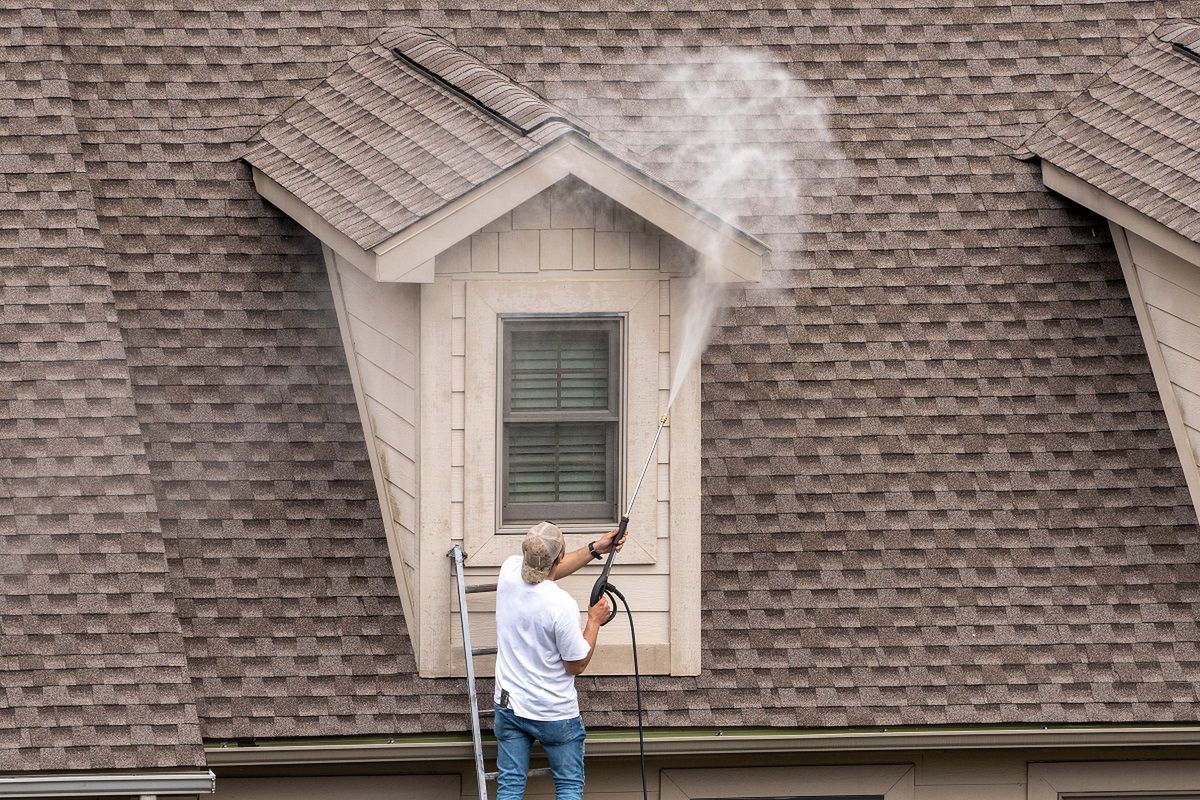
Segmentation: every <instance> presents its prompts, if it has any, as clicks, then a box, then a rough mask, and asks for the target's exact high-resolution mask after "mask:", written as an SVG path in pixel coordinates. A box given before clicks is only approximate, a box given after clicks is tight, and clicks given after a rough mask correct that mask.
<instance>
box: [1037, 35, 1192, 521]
mask: <svg viewBox="0 0 1200 800" xmlns="http://www.w3.org/2000/svg"><path fill="white" fill-rule="evenodd" d="M1025 146H1026V148H1027V149H1028V151H1029V152H1030V153H1031V154H1033V155H1036V156H1037V157H1039V158H1040V160H1041V171H1042V180H1043V182H1044V183H1045V184H1046V186H1047V188H1049V189H1051V190H1053V191H1055V192H1058V193H1059V194H1061V195H1063V196H1064V197H1067V198H1069V199H1071V200H1073V201H1075V202H1076V203H1078V204H1080V205H1082V206H1084V207H1086V208H1088V209H1090V210H1092V211H1093V212H1095V213H1096V214H1099V215H1100V216H1101V217H1104V218H1105V219H1106V220H1107V221H1108V227H1109V232H1110V234H1111V236H1112V241H1113V246H1114V247H1115V249H1116V255H1117V259H1118V261H1119V262H1120V264H1121V272H1122V275H1123V277H1124V279H1125V285H1126V288H1127V289H1128V290H1129V298H1130V300H1131V301H1132V304H1133V310H1134V314H1135V315H1136V317H1137V321H1138V327H1139V329H1140V331H1141V334H1142V343H1143V344H1144V345H1145V348H1146V355H1147V356H1148V358H1149V361H1150V367H1151V370H1152V371H1153V373H1154V380H1155V383H1156V385H1157V388H1158V394H1159V399H1160V400H1161V401H1162V406H1163V412H1164V414H1165V415H1166V418H1167V424H1168V427H1169V429H1170V431H1171V438H1172V439H1173V441H1174V445H1175V450H1176V453H1177V455H1178V457H1179V465H1180V468H1181V470H1182V472H1183V476H1184V479H1185V481H1186V482H1187V486H1188V490H1189V493H1190V494H1191V499H1192V505H1193V507H1194V508H1195V509H1196V513H1197V514H1200V22H1197V21H1195V20H1183V19H1177V20H1169V21H1165V22H1163V23H1161V24H1160V25H1159V26H1158V27H1157V29H1156V30H1155V31H1154V33H1153V34H1152V35H1151V36H1149V37H1148V38H1147V39H1146V40H1145V41H1143V42H1142V43H1141V44H1139V45H1138V46H1137V47H1135V48H1134V49H1133V50H1131V51H1130V52H1129V54H1128V55H1127V56H1126V57H1125V58H1123V59H1121V60H1120V61H1118V62H1117V63H1116V64H1114V65H1113V66H1112V68H1111V69H1109V70H1108V72H1107V73H1105V74H1104V75H1102V76H1100V77H1099V78H1098V79H1096V80H1094V81H1092V82H1091V83H1089V84H1088V87H1087V88H1086V89H1085V90H1084V91H1083V92H1081V93H1080V94H1079V95H1078V96H1076V97H1075V98H1073V99H1072V100H1071V101H1070V102H1069V103H1068V104H1067V105H1066V107H1064V108H1063V109H1062V110H1061V111H1060V112H1059V113H1058V114H1056V115H1055V116H1054V117H1052V118H1051V119H1050V120H1049V122H1047V123H1046V125H1045V126H1043V127H1042V128H1040V129H1039V130H1038V131H1036V132H1035V133H1034V134H1033V135H1032V136H1031V137H1030V138H1029V140H1028V141H1027V142H1026V143H1025Z"/></svg>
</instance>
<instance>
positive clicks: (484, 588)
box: [464, 583, 496, 594]
mask: <svg viewBox="0 0 1200 800" xmlns="http://www.w3.org/2000/svg"><path fill="white" fill-rule="evenodd" d="M464 591H465V592H466V593H467V594H482V593H483V592H494V591H496V584H494V583H481V584H479V585H478V586H467V587H466V588H465V589H464Z"/></svg>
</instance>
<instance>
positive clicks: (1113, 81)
mask: <svg viewBox="0 0 1200 800" xmlns="http://www.w3.org/2000/svg"><path fill="white" fill-rule="evenodd" d="M1197 41H1200V22H1196V21H1189V20H1171V21H1168V22H1163V23H1162V24H1160V25H1159V26H1158V27H1157V28H1156V29H1155V32H1154V35H1153V36H1151V37H1150V38H1149V39H1147V40H1146V41H1145V42H1143V43H1142V44H1141V45H1139V46H1138V47H1136V48H1134V49H1133V50H1132V51H1130V53H1129V55H1127V56H1126V57H1125V58H1123V59H1121V60H1120V61H1118V62H1117V63H1116V64H1114V65H1113V66H1112V68H1111V69H1109V70H1108V72H1106V73H1105V74H1104V75H1102V76H1101V77H1099V78H1097V79H1096V80H1095V81H1093V82H1092V83H1091V84H1089V85H1088V86H1087V88H1086V89H1085V90H1084V91H1083V92H1081V93H1080V94H1079V96H1078V97H1076V98H1075V99H1073V100H1072V101H1071V102H1070V103H1068V104H1067V105H1066V107H1065V108H1063V110H1062V111H1061V112H1060V113H1058V114H1057V115H1056V116H1054V117H1053V118H1051V119H1050V121H1049V122H1047V123H1046V125H1045V126H1044V127H1043V128H1041V129H1040V130H1038V131H1037V132H1036V133H1034V134H1033V135H1032V136H1031V137H1030V138H1029V140H1028V141H1027V142H1026V145H1025V146H1026V147H1027V148H1028V149H1029V150H1030V151H1032V152H1034V153H1036V154H1037V155H1039V156H1041V157H1042V158H1044V159H1046V160H1047V161H1049V162H1050V163H1052V164H1054V165H1055V166H1058V167H1061V168H1062V169H1064V170H1066V171H1067V172H1070V173H1071V174H1073V175H1075V176H1076V177H1079V178H1081V179H1083V180H1084V181H1087V182H1088V183H1090V184H1092V185H1093V186H1095V187H1097V188H1098V189H1100V190H1101V191H1103V192H1105V193H1107V194H1109V195H1111V196H1113V197H1115V198H1116V199H1118V200H1120V201H1122V202H1124V203H1126V204H1128V205H1129V206H1131V207H1132V208H1134V209H1137V210H1138V211H1140V212H1142V213H1143V214H1145V215H1146V216H1148V217H1150V218H1151V219H1153V220H1155V221H1156V222H1159V223H1161V224H1162V225H1164V226H1166V227H1167V228H1170V229H1171V230H1173V231H1175V232H1176V233H1179V234H1181V235H1182V236H1185V237H1187V238H1189V239H1192V240H1193V241H1200V46H1198V45H1197V44H1196V42H1197Z"/></svg>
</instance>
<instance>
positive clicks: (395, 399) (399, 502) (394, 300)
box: [331, 257, 421, 642]
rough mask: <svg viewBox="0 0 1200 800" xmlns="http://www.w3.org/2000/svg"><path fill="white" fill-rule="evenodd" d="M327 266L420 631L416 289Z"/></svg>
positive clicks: (338, 263) (388, 523)
mask: <svg viewBox="0 0 1200 800" xmlns="http://www.w3.org/2000/svg"><path fill="white" fill-rule="evenodd" d="M332 270H333V272H334V274H333V275H332V276H331V278H332V279H333V281H332V283H333V287H334V290H335V300H336V302H337V304H338V311H339V318H340V320H341V322H342V337H343V340H344V342H345V344H346V350H347V359H348V361H349V363H350V368H351V374H352V377H353V379H354V384H355V390H356V392H357V394H358V395H359V400H360V408H361V411H362V413H363V430H364V435H365V437H366V439H367V443H368V447H369V448H370V456H371V465H372V468H373V470H374V472H375V479H376V484H377V488H378V489H379V491H380V497H381V513H382V514H383V515H384V520H385V527H386V528H387V531H388V535H389V537H390V538H391V539H392V540H393V541H392V542H391V546H392V548H393V558H394V559H397V560H398V561H399V567H398V569H399V570H400V571H401V572H402V576H401V577H402V580H400V581H399V585H400V587H401V591H402V592H404V593H405V595H406V597H405V600H406V601H407V605H406V611H407V612H408V614H409V616H410V619H409V620H408V621H407V622H408V624H409V629H410V632H411V633H412V635H413V639H414V642H415V641H416V640H417V639H418V638H419V635H418V632H417V630H416V625H415V620H416V619H417V617H418V615H419V613H420V600H421V593H420V591H418V569H417V567H418V544H417V530H418V520H417V430H418V427H417V426H418V420H419V412H418V405H419V399H418V387H419V383H418V375H419V342H420V338H419V337H420V329H419V325H420V316H419V315H420V294H419V287H418V286H417V285H415V284H397V283H377V282H375V281H373V280H372V279H370V278H368V277H367V276H366V275H363V274H362V272H361V271H359V270H358V269H357V268H356V267H354V266H352V265H350V264H348V263H347V262H346V261H344V260H343V259H341V258H340V257H334V259H333V265H332Z"/></svg>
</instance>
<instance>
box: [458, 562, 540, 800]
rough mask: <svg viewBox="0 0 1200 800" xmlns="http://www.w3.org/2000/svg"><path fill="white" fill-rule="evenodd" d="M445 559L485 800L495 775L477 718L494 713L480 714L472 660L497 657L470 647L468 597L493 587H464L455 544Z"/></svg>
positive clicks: (491, 649)
mask: <svg viewBox="0 0 1200 800" xmlns="http://www.w3.org/2000/svg"><path fill="white" fill-rule="evenodd" d="M446 555H447V556H449V557H450V560H451V561H453V562H454V580H455V582H456V583H457V584H458V619H459V622H460V623H462V639H463V656H464V658H465V659H466V662H467V698H468V701H469V702H470V705H471V742H472V743H473V744H474V746H475V785H476V786H477V787H478V789H479V800H488V795H487V782H488V781H494V780H496V775H497V774H498V773H495V772H488V771H487V770H486V769H484V766H483V736H482V734H481V733H480V729H479V718H480V716H483V715H488V716H490V715H492V714H494V713H495V712H494V711H492V709H490V708H488V709H484V710H483V711H480V710H479V691H478V689H477V688H476V686H475V658H476V657H477V656H493V655H495V654H496V648H495V647H471V621H470V619H469V617H468V616H467V595H469V594H483V593H484V592H494V591H496V584H494V583H485V584H480V585H477V586H467V580H466V576H465V575H464V574H463V565H464V564H465V562H466V560H467V557H466V556H465V555H464V554H463V550H462V547H461V546H459V545H457V544H456V545H454V546H453V547H451V548H450V552H449V553H447V554H446ZM548 775H550V770H549V769H548V768H542V769H531V770H529V774H528V777H529V778H537V777H543V776H548Z"/></svg>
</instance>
